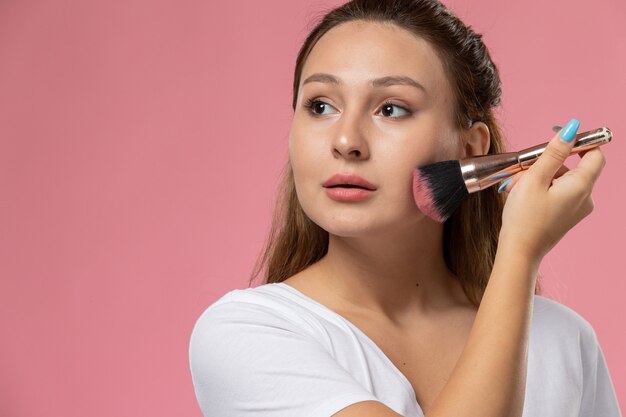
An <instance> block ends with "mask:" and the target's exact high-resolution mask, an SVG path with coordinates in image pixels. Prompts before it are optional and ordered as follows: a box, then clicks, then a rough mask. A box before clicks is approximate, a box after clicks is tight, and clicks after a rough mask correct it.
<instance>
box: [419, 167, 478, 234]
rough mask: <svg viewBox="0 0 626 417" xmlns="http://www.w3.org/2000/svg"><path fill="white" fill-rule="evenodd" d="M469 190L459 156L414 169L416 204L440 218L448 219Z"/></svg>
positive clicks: (427, 213)
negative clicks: (464, 179) (457, 158)
mask: <svg viewBox="0 0 626 417" xmlns="http://www.w3.org/2000/svg"><path fill="white" fill-rule="evenodd" d="M468 194H469V193H468V192H467V187H466V186H465V181H463V174H462V172H461V164H460V163H459V161H457V160H452V161H441V162H436V163H434V164H431V165H426V166H423V167H421V168H416V169H415V170H414V171H413V198H414V199H415V204H417V207H418V208H419V209H420V210H421V211H422V213H424V214H426V215H427V216H428V217H430V218H431V219H433V220H435V221H437V222H440V223H443V222H444V221H446V220H447V219H448V217H450V216H451V215H452V213H454V211H455V210H456V209H457V208H458V207H459V205H460V204H461V202H463V200H464V199H465V198H466V197H467V195H468Z"/></svg>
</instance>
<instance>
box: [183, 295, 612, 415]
mask: <svg viewBox="0 0 626 417" xmlns="http://www.w3.org/2000/svg"><path fill="white" fill-rule="evenodd" d="M189 362H190V368H191V374H192V379H193V384H194V390H195V393H196V397H197V399H198V403H199V405H200V408H201V409H202V413H203V415H204V416H205V417H253V416H254V417H256V416H259V417H260V416H263V417H330V416H332V415H333V414H334V413H336V412H338V411H339V410H341V409H343V408H345V407H347V406H349V405H350V404H354V403H356V402H360V401H366V400H375V401H380V402H382V403H383V404H385V405H386V406H387V407H389V408H391V409H393V410H394V411H395V412H397V413H399V414H401V415H403V416H405V417H418V416H419V417H423V412H422V410H421V408H420V406H419V404H418V403H417V401H416V398H415V393H414V391H413V388H412V386H411V384H410V383H409V381H408V379H407V378H406V377H405V376H404V375H403V374H402V373H401V372H400V371H399V370H398V369H397V368H396V367H395V365H394V364H393V363H392V362H391V360H390V359H389V358H388V357H387V356H385V354H384V353H383V351H382V350H381V349H380V348H379V347H378V346H377V345H376V344H375V343H374V342H373V341H372V340H371V339H370V338H369V337H368V336H367V335H365V333H363V332H362V331H360V330H359V329H358V328H357V327H356V326H355V325H353V324H352V323H350V322H349V321H348V320H346V319H345V318H343V317H342V316H341V315H339V314H337V313H335V312H334V311H332V310H330V309H329V308H327V307H326V306H324V305H322V304H320V303H318V302H317V301H315V300H313V299H312V298H310V297H308V296H306V295H304V294H303V293H301V292H300V291H298V290H297V289H295V288H293V287H291V286H289V285H287V284H284V283H273V284H264V285H261V286H258V287H256V288H247V289H243V290H233V291H231V292H229V293H227V294H225V295H224V296H222V297H221V298H220V299H219V300H217V301H216V302H215V303H213V304H212V305H211V306H210V307H209V308H208V309H207V310H205V311H204V313H202V315H201V316H200V317H199V318H198V320H197V322H196V324H195V327H194V329H193V332H192V334H191V340H190V348H189ZM523 416H524V417H546V416H550V417H574V416H576V417H578V416H583V417H592V416H593V417H619V416H620V411H619V406H618V404H617V398H616V396H615V391H614V388H613V385H612V382H611V378H610V376H609V372H608V369H607V366H606V363H605V360H604V356H603V353H602V350H601V348H600V345H599V344H598V340H597V338H596V335H595V332H594V330H593V328H592V327H591V325H590V324H589V323H588V322H587V321H586V320H585V319H583V318H582V317H581V316H580V315H578V314H577V313H576V312H574V311H573V310H571V309H569V308H568V307H566V306H564V305H562V304H559V303H557V302H555V301H553V300H550V299H548V298H545V297H542V296H535V297H534V310H533V318H532V325H531V334H530V340H529V356H528V373H527V380H526V398H525V403H524V414H523Z"/></svg>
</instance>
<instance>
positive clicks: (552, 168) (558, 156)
mask: <svg viewBox="0 0 626 417" xmlns="http://www.w3.org/2000/svg"><path fill="white" fill-rule="evenodd" d="M579 126H580V122H579V121H578V120H576V119H572V120H570V121H569V122H568V123H567V124H566V125H565V127H563V129H561V130H560V132H559V133H557V134H556V135H555V136H554V137H553V138H552V139H551V140H550V142H548V145H547V146H546V150H545V151H544V152H543V154H542V155H541V156H540V157H539V158H538V159H537V162H535V163H534V164H533V165H532V166H531V167H530V169H529V171H533V172H534V173H535V175H538V176H539V178H540V180H541V182H542V183H543V184H545V185H546V188H547V187H549V186H550V184H551V183H552V179H553V178H554V176H555V175H556V173H557V172H558V170H559V169H560V168H561V166H562V165H563V162H565V160H566V159H567V157H568V156H569V155H570V152H571V150H572V148H573V147H574V144H575V143H576V141H575V140H574V138H576V132H577V131H578V127H579Z"/></svg>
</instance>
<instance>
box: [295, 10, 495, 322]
mask: <svg viewBox="0 0 626 417" xmlns="http://www.w3.org/2000/svg"><path fill="white" fill-rule="evenodd" d="M316 74H330V75H332V76H333V77H334V78H336V79H337V80H338V83H334V82H330V81H329V80H327V79H323V78H322V79H320V77H317V79H316V80H313V81H311V82H307V79H309V77H311V76H313V77H314V78H315V75H316ZM388 76H405V77H409V78H411V79H413V80H415V81H417V82H418V83H419V84H420V85H421V86H423V89H422V88H416V87H415V86H412V85H403V84H393V85H386V86H378V87H373V86H372V80H374V79H377V78H381V77H388ZM301 80H302V81H301V85H300V89H299V93H298V101H297V105H296V110H295V112H294V117H293V121H292V124H291V130H290V135H289V157H290V161H291V164H292V168H293V172H294V179H295V185H296V191H297V194H298V198H299V201H300V203H301V205H302V208H303V209H304V211H305V213H306V214H307V215H308V216H309V218H311V219H312V220H313V221H314V222H315V223H316V224H318V225H319V226H321V227H322V228H323V229H325V230H327V231H328V232H329V250H328V254H327V255H326V256H325V257H324V258H323V259H322V260H320V261H319V262H318V263H316V264H315V265H313V266H311V267H310V268H309V269H308V270H307V271H306V272H305V273H304V274H300V275H299V276H296V277H294V278H292V279H289V280H287V281H285V282H286V283H287V284H292V285H294V286H296V287H299V289H305V285H306V286H307V288H306V289H307V290H308V292H309V293H310V294H312V293H313V292H315V293H316V294H319V296H318V298H321V297H325V298H326V299H327V300H328V303H329V304H330V303H331V302H334V303H336V304H337V305H341V306H342V308H343V309H347V308H348V307H350V308H352V309H353V310H354V311H355V312H357V311H358V312H360V313H361V314H363V315H365V314H368V315H370V316H373V317H376V318H378V319H384V320H385V321H387V322H389V323H391V324H394V325H397V326H399V327H402V326H410V325H411V324H412V323H415V322H416V321H419V320H420V318H421V317H424V316H432V315H435V314H438V313H440V312H441V311H444V310H446V309H449V308H452V307H455V306H457V307H458V306H464V307H466V308H467V307H468V306H469V301H468V300H467V298H466V297H465V295H464V294H463V291H462V289H461V287H460V285H459V284H458V282H457V281H456V280H455V279H454V277H453V276H452V274H451V273H450V271H449V270H448V269H447V267H446V265H445V263H444V259H443V251H442V234H443V228H442V225H441V224H439V223H436V222H434V221H432V220H431V219H430V218H428V217H426V216H425V215H424V214H423V213H421V212H420V211H419V209H418V208H417V207H416V205H415V202H414V200H413V195H412V188H411V178H412V172H413V170H414V168H415V167H416V166H418V165H423V164H425V163H429V162H434V161H438V160H443V159H457V158H461V157H464V156H467V155H476V154H482V153H484V152H485V150H486V149H487V147H488V143H489V132H488V129H487V127H486V125H484V124H483V123H476V124H475V125H474V126H473V127H472V128H471V129H467V130H463V131H461V130H459V129H457V128H456V126H455V125H454V123H453V112H452V109H453V105H454V97H453V93H452V90H451V87H450V83H449V81H448V79H447V77H446V75H445V74H444V70H443V66H442V63H441V61H440V59H439V58H438V57H437V55H436V53H435V51H434V50H433V48H432V47H431V46H430V44H429V43H428V42H426V41H425V40H423V39H421V38H418V37H416V36H414V35H413V34H411V33H410V32H408V31H406V30H404V29H402V28H399V27H397V26H395V25H391V24H380V23H370V22H359V21H357V22H350V23H346V24H343V25H340V26H338V27H335V28H333V29H331V30H330V31H329V32H328V33H327V34H325V35H324V36H323V37H322V38H321V39H320V40H319V41H318V43H317V44H316V46H315V47H314V48H313V50H312V51H311V54H310V56H309V57H308V59H307V61H306V63H305V65H304V68H303V71H302V76H301ZM307 100H315V103H317V104H316V106H315V107H314V108H307V107H306V103H307ZM385 103H392V104H393V106H392V107H385ZM336 173H355V174H357V175H359V176H361V177H363V178H365V179H366V180H368V181H369V182H371V183H372V184H374V185H375V186H376V187H377V190H376V191H375V192H374V195H373V197H372V198H370V199H368V200H366V201H358V202H337V201H334V200H332V199H330V198H329V197H328V196H327V195H326V193H325V189H324V188H323V187H322V184H323V183H324V181H326V180H327V179H328V178H329V177H331V176H332V175H334V174H336ZM304 276H306V277H307V278H306V279H305V278H304ZM331 298H332V299H333V300H330V299H331Z"/></svg>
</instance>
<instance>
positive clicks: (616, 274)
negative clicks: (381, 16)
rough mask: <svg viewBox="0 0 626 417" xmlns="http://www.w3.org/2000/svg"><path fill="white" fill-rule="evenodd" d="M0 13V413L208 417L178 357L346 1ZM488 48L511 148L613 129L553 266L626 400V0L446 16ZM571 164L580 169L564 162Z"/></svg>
mask: <svg viewBox="0 0 626 417" xmlns="http://www.w3.org/2000/svg"><path fill="white" fill-rule="evenodd" d="M244 3H245V4H242V2H226V1H220V2H217V1H208V2H207V1H199V0H188V1H174V0H169V1H168V0H150V1H147V0H144V1H140V0H124V1H98V2H96V1H78V0H76V1H60V0H57V1H38V2H35V1H31V0H3V1H1V2H0V192H1V197H0V415H2V416H10V417H26V416H42V415H48V416H67V417H72V416H84V415H90V416H92V417H99V416H147V415H151V416H172V415H185V416H200V411H199V408H198V406H197V404H196V400H195V396H194V393H193V387H192V383H191V376H190V373H189V368H188V342H189V336H190V333H191V330H192V327H193V325H194V323H195V320H196V319H197V317H198V316H199V315H200V313H201V312H202V311H203V310H204V309H205V308H206V307H207V306H208V305H210V304H211V303H212V302H213V301H215V300H216V299H217V298H218V297H220V296H221V295H222V294H224V293H225V292H227V291H229V290H231V289H234V288H245V287H246V284H247V279H248V275H249V273H250V270H251V268H252V265H253V263H254V261H255V258H256V255H257V254H258V252H259V250H260V249H261V246H262V244H263V241H264V239H265V236H266V232H267V230H268V227H269V223H270V218H271V211H272V205H273V201H274V193H275V187H276V184H277V179H278V174H279V171H280V168H281V167H282V164H283V162H284V161H285V159H286V155H287V133H288V128H289V122H290V117H291V108H290V102H291V96H290V94H291V82H292V71H293V65H294V62H295V56H296V53H297V50H298V47H299V45H300V43H301V42H302V40H303V38H304V36H305V35H306V33H307V27H308V25H309V23H308V22H310V21H311V19H312V18H313V17H314V16H315V15H316V14H317V13H318V12H320V11H322V10H323V9H324V8H325V7H329V6H332V5H336V4H338V2H332V1H327V2H319V3H318V2H316V3H315V4H311V3H309V2H308V1H304V0H299V1H296V0H284V1H278V0H273V1H268V2H256V1H248V2H244ZM447 4H448V5H449V6H451V8H452V9H453V10H455V11H456V12H457V13H458V14H459V15H460V16H461V17H462V18H464V19H465V21H466V22H467V23H469V24H471V25H472V26H474V27H475V28H476V29H477V30H478V31H479V32H482V33H483V34H484V39H485V40H486V43H487V45H488V46H489V47H490V50H491V52H492V55H493V57H494V59H495V61H496V63H497V64H498V65H499V68H500V71H501V74H502V79H503V83H504V96H503V107H502V110H501V111H500V117H501V120H502V123H503V126H504V130H505V132H506V134H507V135H508V137H509V142H510V145H511V148H520V147H523V146H527V145H528V146H529V145H533V144H535V143H537V142H538V141H541V140H544V139H545V140H547V139H548V138H549V137H550V136H551V135H552V134H551V132H550V128H551V126H552V125H554V124H564V123H566V122H567V121H568V120H569V119H570V118H571V117H577V118H579V119H580V120H581V130H589V129H592V128H595V127H599V126H608V127H610V128H611V129H613V132H614V135H615V140H614V142H613V143H611V144H609V145H608V146H606V147H605V148H604V149H605V153H606V155H607V160H608V164H607V166H606V169H605V172H604V174H603V176H602V177H601V178H600V180H599V183H598V184H597V186H596V191H595V193H594V199H595V201H596V210H595V211H594V213H593V214H592V215H591V216H590V217H589V218H587V219H586V220H585V221H584V222H583V223H582V224H580V225H579V226H578V227H577V228H576V229H575V230H573V231H572V232H571V233H570V234H569V235H568V236H567V237H566V238H565V239H564V240H563V241H562V243H561V244H559V246H558V247H557V248H555V249H554V250H553V252H552V253H551V254H550V255H549V256H548V258H547V259H546V260H545V262H544V263H543V266H542V271H543V275H544V282H545V287H546V291H545V295H546V296H548V297H551V298H553V299H556V300H557V301H559V302H561V303H563V304H566V305H568V306H570V307H571V308H573V309H574V310H576V311H577V312H579V313H580V314H581V315H582V316H583V317H585V318H586V319H587V320H588V321H589V322H590V323H591V324H592V325H593V327H594V329H595V330H596V333H597V335H598V338H599V340H600V343H601V346H602V348H603V351H604V353H605V356H606V360H607V362H608V365H609V369H610V371H611V374H612V377H613V382H614V386H615V389H616V392H617V393H618V397H619V400H620V403H621V404H622V406H623V405H624V404H626V359H624V356H623V354H624V352H625V351H626V336H625V332H624V319H625V317H626V303H624V290H626V284H624V273H623V270H624V267H623V265H624V256H625V255H626V253H625V252H624V243H623V241H624V235H625V234H626V227H625V226H626V221H625V220H624V215H623V213H624V212H625V211H626V203H625V202H624V195H623V193H624V190H625V187H624V185H623V181H624V178H625V177H626V168H625V167H626V160H625V156H624V155H625V154H626V153H625V151H626V145H625V144H626V137H625V136H624V134H625V133H626V117H625V116H626V115H625V114H624V105H623V101H624V95H625V93H626V82H625V77H624V76H623V74H624V65H625V64H626V29H625V26H624V22H625V21H626V2H623V1H622V0H598V1H594V2H571V1H566V0H558V1H550V2H539V1H530V2H501V1H498V0H455V1H449V2H448V3H447ZM573 161H574V160H573Z"/></svg>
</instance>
